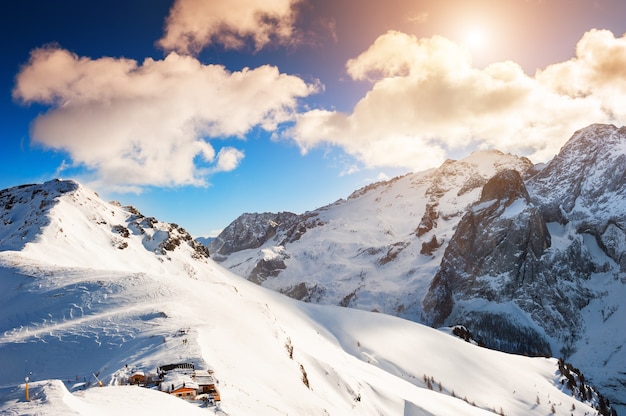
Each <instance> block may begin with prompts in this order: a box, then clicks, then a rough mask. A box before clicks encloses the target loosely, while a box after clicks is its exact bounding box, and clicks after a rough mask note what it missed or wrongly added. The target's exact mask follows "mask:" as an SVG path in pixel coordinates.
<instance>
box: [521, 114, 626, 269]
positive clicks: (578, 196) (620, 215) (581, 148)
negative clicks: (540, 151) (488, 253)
mask: <svg viewBox="0 0 626 416" xmlns="http://www.w3.org/2000/svg"><path fill="white" fill-rule="evenodd" d="M528 187H529V189H530V190H531V194H532V195H533V201H534V202H535V204H537V205H538V206H539V207H541V211H542V214H543V216H544V219H545V220H546V222H559V223H561V224H571V225H572V226H574V227H575V228H576V230H577V232H578V233H580V234H583V233H586V234H590V235H592V236H593V238H594V239H595V240H596V241H597V243H598V246H599V247H600V249H602V250H603V251H604V253H605V254H606V255H607V256H609V257H610V258H611V259H613V260H614V261H615V262H616V263H617V264H619V265H620V271H621V272H626V209H624V207H626V127H621V128H617V127H615V126H613V125H600V124H597V125H592V126H589V127H587V128H584V129H582V130H579V131H577V132H576V133H574V135H573V136H572V138H571V139H570V140H569V141H568V142H567V143H566V144H565V146H563V148H562V149H561V151H560V152H559V154H558V155H557V156H556V157H555V158H554V159H553V160H552V161H550V163H548V164H547V165H546V166H545V168H543V169H542V170H541V171H540V172H538V173H537V174H535V175H534V176H532V177H530V178H529V179H528ZM620 208H621V209H620Z"/></svg>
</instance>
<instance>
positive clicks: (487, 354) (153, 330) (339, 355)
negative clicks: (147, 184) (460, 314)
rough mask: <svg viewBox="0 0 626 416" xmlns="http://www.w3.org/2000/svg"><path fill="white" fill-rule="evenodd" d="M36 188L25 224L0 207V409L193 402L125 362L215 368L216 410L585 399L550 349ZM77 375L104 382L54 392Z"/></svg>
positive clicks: (428, 408)
mask: <svg viewBox="0 0 626 416" xmlns="http://www.w3.org/2000/svg"><path fill="white" fill-rule="evenodd" d="M41 187H42V188H43V190H42V191H40V192H37V193H35V194H34V195H35V196H36V195H38V194H40V193H43V192H44V191H45V192H48V195H54V197H52V198H48V199H46V205H47V206H48V207H51V208H50V209H49V210H46V211H44V212H42V213H41V214H40V216H37V220H36V221H33V220H28V222H26V221H22V220H23V219H24V218H32V217H30V216H28V215H25V213H27V212H31V209H39V208H38V207H39V205H40V204H39V203H37V204H35V205H33V206H32V207H27V204H28V198H26V197H24V198H22V199H21V200H22V202H21V205H19V206H18V204H14V207H15V206H17V207H18V210H19V212H20V214H19V215H18V214H16V212H18V211H13V210H5V211H3V215H5V218H9V217H10V218H11V220H12V224H18V225H17V226H15V228H12V229H11V231H10V232H6V233H4V234H3V235H2V244H3V251H2V252H0V368H2V371H1V372H0V414H20V415H29V414H33V415H34V414H38V415H41V414H47V415H61V414H63V415H67V414H80V415H104V414H107V415H108V414H111V413H115V412H125V413H128V412H130V413H140V414H155V415H157V414H196V413H198V414H200V413H205V414H206V412H207V410H206V409H200V408H198V407H197V406H196V405H193V404H189V403H186V402H184V401H183V400H179V399H174V398H172V397H170V396H168V395H166V394H163V393H160V392H156V391H151V390H148V389H143V388H139V387H130V386H116V385H115V384H116V383H117V382H118V381H119V380H120V379H122V378H123V377H124V376H125V375H127V374H128V372H129V371H130V370H131V369H135V368H136V369H142V370H146V371H153V370H154V369H155V367H156V366H157V365H162V364H167V363H172V362H181V361H190V362H193V363H195V364H196V366H197V367H200V368H208V367H210V368H212V369H213V370H214V371H215V375H216V376H217V378H218V379H219V381H220V383H219V388H220V391H221V396H222V403H221V406H220V407H221V410H219V412H218V411H217V409H215V410H216V412H218V413H220V414H228V415H250V414H255V415H283V414H298V415H304V414H310V415H321V414H329V415H349V414H355V415H364V414H367V415H369V414H372V415H374V414H385V415H411V416H412V415H451V414H455V415H456V414H463V415H487V414H493V413H494V412H502V413H505V414H507V415H539V414H541V415H545V414H549V413H550V412H551V410H552V408H554V412H556V414H563V415H569V414H570V413H573V414H576V415H584V414H586V412H588V413H587V414H593V412H594V410H593V409H592V408H591V407H589V406H588V405H587V404H584V403H581V402H578V401H576V400H575V399H574V398H572V397H571V395H570V394H569V393H570V392H569V391H568V390H567V388H565V387H563V385H561V383H560V376H559V375H558V374H557V363H556V360H554V359H545V358H528V357H521V356H513V355H508V354H504V353H500V352H496V351H492V350H487V349H484V348H480V347H477V346H474V345H472V344H470V343H466V342H464V341H462V340H460V339H457V338H455V337H452V336H450V335H448V334H447V333H444V332H441V331H437V330H434V329H431V328H428V327H425V326H422V325H420V324H417V323H414V322H409V321H405V320H402V319H399V318H395V317H392V316H387V315H383V314H374V313H370V312H364V311H358V310H352V309H346V308H338V307H332V306H320V305H312V304H306V303H301V302H298V301H296V300H293V299H290V298H287V297H284V296H282V295H280V294H278V293H276V292H272V291H268V290H267V289H265V288H262V287H259V286H257V285H254V284H252V283H250V282H248V281H246V280H244V279H242V278H239V277H237V276H235V275H233V274H231V273H230V272H228V271H226V270H224V269H223V268H221V267H220V266H219V265H217V264H215V263H214V262H213V261H212V260H211V259H209V258H207V257H204V256H201V255H198V251H197V250H195V249H194V248H193V247H192V246H191V245H189V244H187V243H186V240H185V237H184V233H183V232H181V231H180V229H179V228H178V227H174V226H171V225H169V224H163V223H154V222H153V221H149V222H150V223H151V225H152V227H148V224H147V223H144V222H143V221H144V220H145V219H144V218H143V217H141V216H140V214H138V213H132V212H130V211H132V210H129V209H123V208H121V207H119V206H117V205H112V204H107V203H104V202H103V201H101V200H100V199H99V198H98V197H97V196H96V195H95V194H93V193H92V192H90V191H88V190H86V189H85V188H83V187H82V186H80V185H78V184H75V183H71V182H70V183H68V182H55V183H47V184H44V185H41ZM34 189H38V188H22V189H19V190H15V189H13V190H12V191H11V192H14V193H15V192H17V193H20V194H22V196H24V195H23V192H32V191H33V190H34ZM3 192H4V191H3ZM6 194H7V193H6V192H5V193H2V194H0V196H2V195H6ZM17 199H18V198H15V200H17ZM141 224H143V225H144V226H145V227H144V226H141V227H140V225H141ZM115 225H118V226H123V227H126V228H127V229H129V230H130V233H129V235H128V237H125V236H124V235H125V234H126V233H124V232H123V230H122V229H121V228H120V227H116V228H115V229H113V227H114V226H115ZM61 228H62V229H63V230H61ZM140 229H143V230H144V233H141V232H140V231H139V230H140ZM4 230H6V228H5V229H3V231H4ZM166 234H167V235H166ZM117 236H119V238H121V239H123V240H118V239H117V238H114V237H117ZM155 236H156V237H155ZM179 236H180V237H181V238H180V240H181V241H182V242H179V243H178V245H175V244H174V243H172V242H171V240H172V239H173V238H174V237H179ZM122 242H126V245H124V244H120V243H122ZM164 242H165V244H163V243H164ZM120 246H124V247H123V248H120ZM7 247H10V248H12V249H8V248H7ZM170 249H171V250H170ZM133 259H135V260H136V262H135V261H134V260H133ZM183 340H185V342H183ZM127 366H128V367H127ZM92 374H97V375H98V376H99V378H100V379H101V380H103V382H104V384H105V385H106V387H104V388H98V387H93V388H90V389H87V390H86V391H78V392H76V393H72V394H70V393H69V392H68V388H71V386H72V385H73V384H74V383H75V382H76V381H82V380H89V381H91V382H94V381H95V379H94V377H93V375H92ZM26 375H30V377H31V379H32V380H33V381H32V382H31V383H30V392H31V398H32V400H31V401H30V402H25V401H24V400H23V397H24V385H23V380H24V377H25V376H26ZM425 380H427V381H425ZM428 381H430V384H431V386H432V389H429V388H428V384H429V382H428ZM591 400H597V397H595V396H594V397H592V398H591Z"/></svg>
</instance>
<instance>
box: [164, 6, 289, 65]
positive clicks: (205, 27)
mask: <svg viewBox="0 0 626 416" xmlns="http://www.w3.org/2000/svg"><path fill="white" fill-rule="evenodd" d="M299 1H300V0H230V1H206V0H176V2H175V3H174V5H173V6H172V8H171V10H170V14H169V16H168V18H167V22H166V25H165V34H164V36H163V38H162V39H160V40H159V42H158V43H159V45H160V46H161V47H162V48H164V49H165V50H169V51H172V50H174V51H178V52H181V53H196V52H199V51H200V50H201V49H202V48H203V47H205V46H207V45H210V44H213V43H217V44H221V45H223V46H224V47H226V48H229V49H238V48H241V47H242V46H243V45H244V44H245V42H246V40H248V39H250V40H252V42H253V43H254V46H255V48H256V49H261V48H262V47H264V46H266V45H267V44H269V43H270V42H272V41H275V42H278V43H281V44H288V43H291V42H292V41H293V36H294V27H293V26H294V19H295V15H294V10H293V9H294V6H295V5H296V4H297V3H298V2H299Z"/></svg>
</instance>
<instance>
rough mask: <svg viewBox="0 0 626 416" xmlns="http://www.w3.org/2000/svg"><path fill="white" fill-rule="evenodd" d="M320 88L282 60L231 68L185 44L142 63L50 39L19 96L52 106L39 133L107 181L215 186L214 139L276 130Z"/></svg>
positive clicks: (225, 158) (20, 82)
mask: <svg viewBox="0 0 626 416" xmlns="http://www.w3.org/2000/svg"><path fill="white" fill-rule="evenodd" d="M315 89H316V87H315V86H311V85H307V84H306V83H305V82H304V81H303V80H301V79H300V78H298V77H295V76H290V75H285V74H281V73H279V71H278V69H277V68H275V67H272V66H262V67H259V68H256V69H248V68H245V69H243V70H242V71H239V72H229V71H228V70H226V69H225V68H224V67H223V66H220V65H203V64H202V63H200V62H199V61H198V60H196V59H195V58H192V57H190V56H179V55H177V54H176V53H170V54H169V55H168V56H167V57H166V58H165V59H164V60H153V59H150V58H148V59H146V60H145V61H144V62H143V63H141V64H139V63H137V62H136V61H134V60H129V59H116V58H107V57H105V58H100V59H90V58H85V57H78V56H76V55H75V54H72V53H70V52H68V51H67V50H64V49H59V48H43V49H36V50H34V51H32V53H31V58H30V60H29V62H28V63H27V64H26V65H25V66H24V67H23V68H22V69H21V71H20V73H19V74H18V76H17V80H16V85H15V88H14V90H13V95H14V97H15V98H16V99H18V100H21V101H22V102H24V103H34V102H36V103H42V104H44V105H48V106H50V107H51V108H50V109H49V110H48V112H47V113H45V114H42V115H40V116H39V117H37V119H35V121H34V122H33V125H32V129H31V137H32V138H33V140H34V141H35V142H38V143H40V144H42V145H44V146H45V147H48V148H53V149H58V150H64V151H67V152H68V153H69V154H70V156H71V158H72V161H73V164H74V165H83V166H86V167H87V168H88V169H90V170H92V171H93V172H94V174H95V176H96V179H95V180H96V181H98V182H100V183H102V184H105V185H108V186H111V187H113V186H129V187H131V188H133V189H137V187H140V186H143V185H157V186H176V185H205V184H206V177H207V175H208V174H209V173H210V171H211V165H212V164H213V163H215V159H216V155H215V150H214V149H213V147H212V146H211V144H210V143H209V142H208V141H207V139H208V138H214V137H226V136H239V137H242V136H243V135H244V134H245V133H247V132H248V131H249V130H250V129H251V128H253V127H255V126H260V127H262V128H263V129H265V130H268V131H271V130H274V129H276V128H277V127H278V125H279V124H280V123H282V122H285V121H289V120H292V119H293V113H294V111H295V107H296V105H297V100H298V98H299V97H305V96H307V95H309V94H311V93H313V92H314V91H315ZM242 157H243V153H241V152H239V151H237V150H235V149H232V148H228V149H223V150H222V152H221V153H220V154H219V155H218V157H217V165H216V167H215V169H217V170H231V169H234V168H235V167H236V166H237V164H238V163H239V161H240V160H241V158H242Z"/></svg>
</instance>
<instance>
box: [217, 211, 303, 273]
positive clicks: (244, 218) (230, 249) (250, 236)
mask: <svg viewBox="0 0 626 416" xmlns="http://www.w3.org/2000/svg"><path fill="white" fill-rule="evenodd" d="M299 218H300V216H299V215H297V214H294V213H291V212H279V213H271V212H266V213H262V214H242V215H241V216H239V218H237V219H236V220H235V221H233V222H232V223H231V224H230V225H229V226H228V227H226V228H225V229H224V230H223V231H222V232H221V233H220V234H219V235H218V236H217V237H216V238H215V239H214V240H213V241H212V242H211V244H210V246H209V251H210V252H211V253H213V257H214V258H215V260H217V261H219V260H220V259H223V258H225V257H227V256H228V255H230V254H232V253H234V252H237V251H241V250H247V249H251V248H259V247H261V246H262V245H263V244H264V243H265V242H266V241H268V240H269V239H270V238H272V237H274V236H275V235H276V232H277V230H278V229H279V227H281V228H291V227H292V226H293V225H295V224H297V223H298V220H299Z"/></svg>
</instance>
